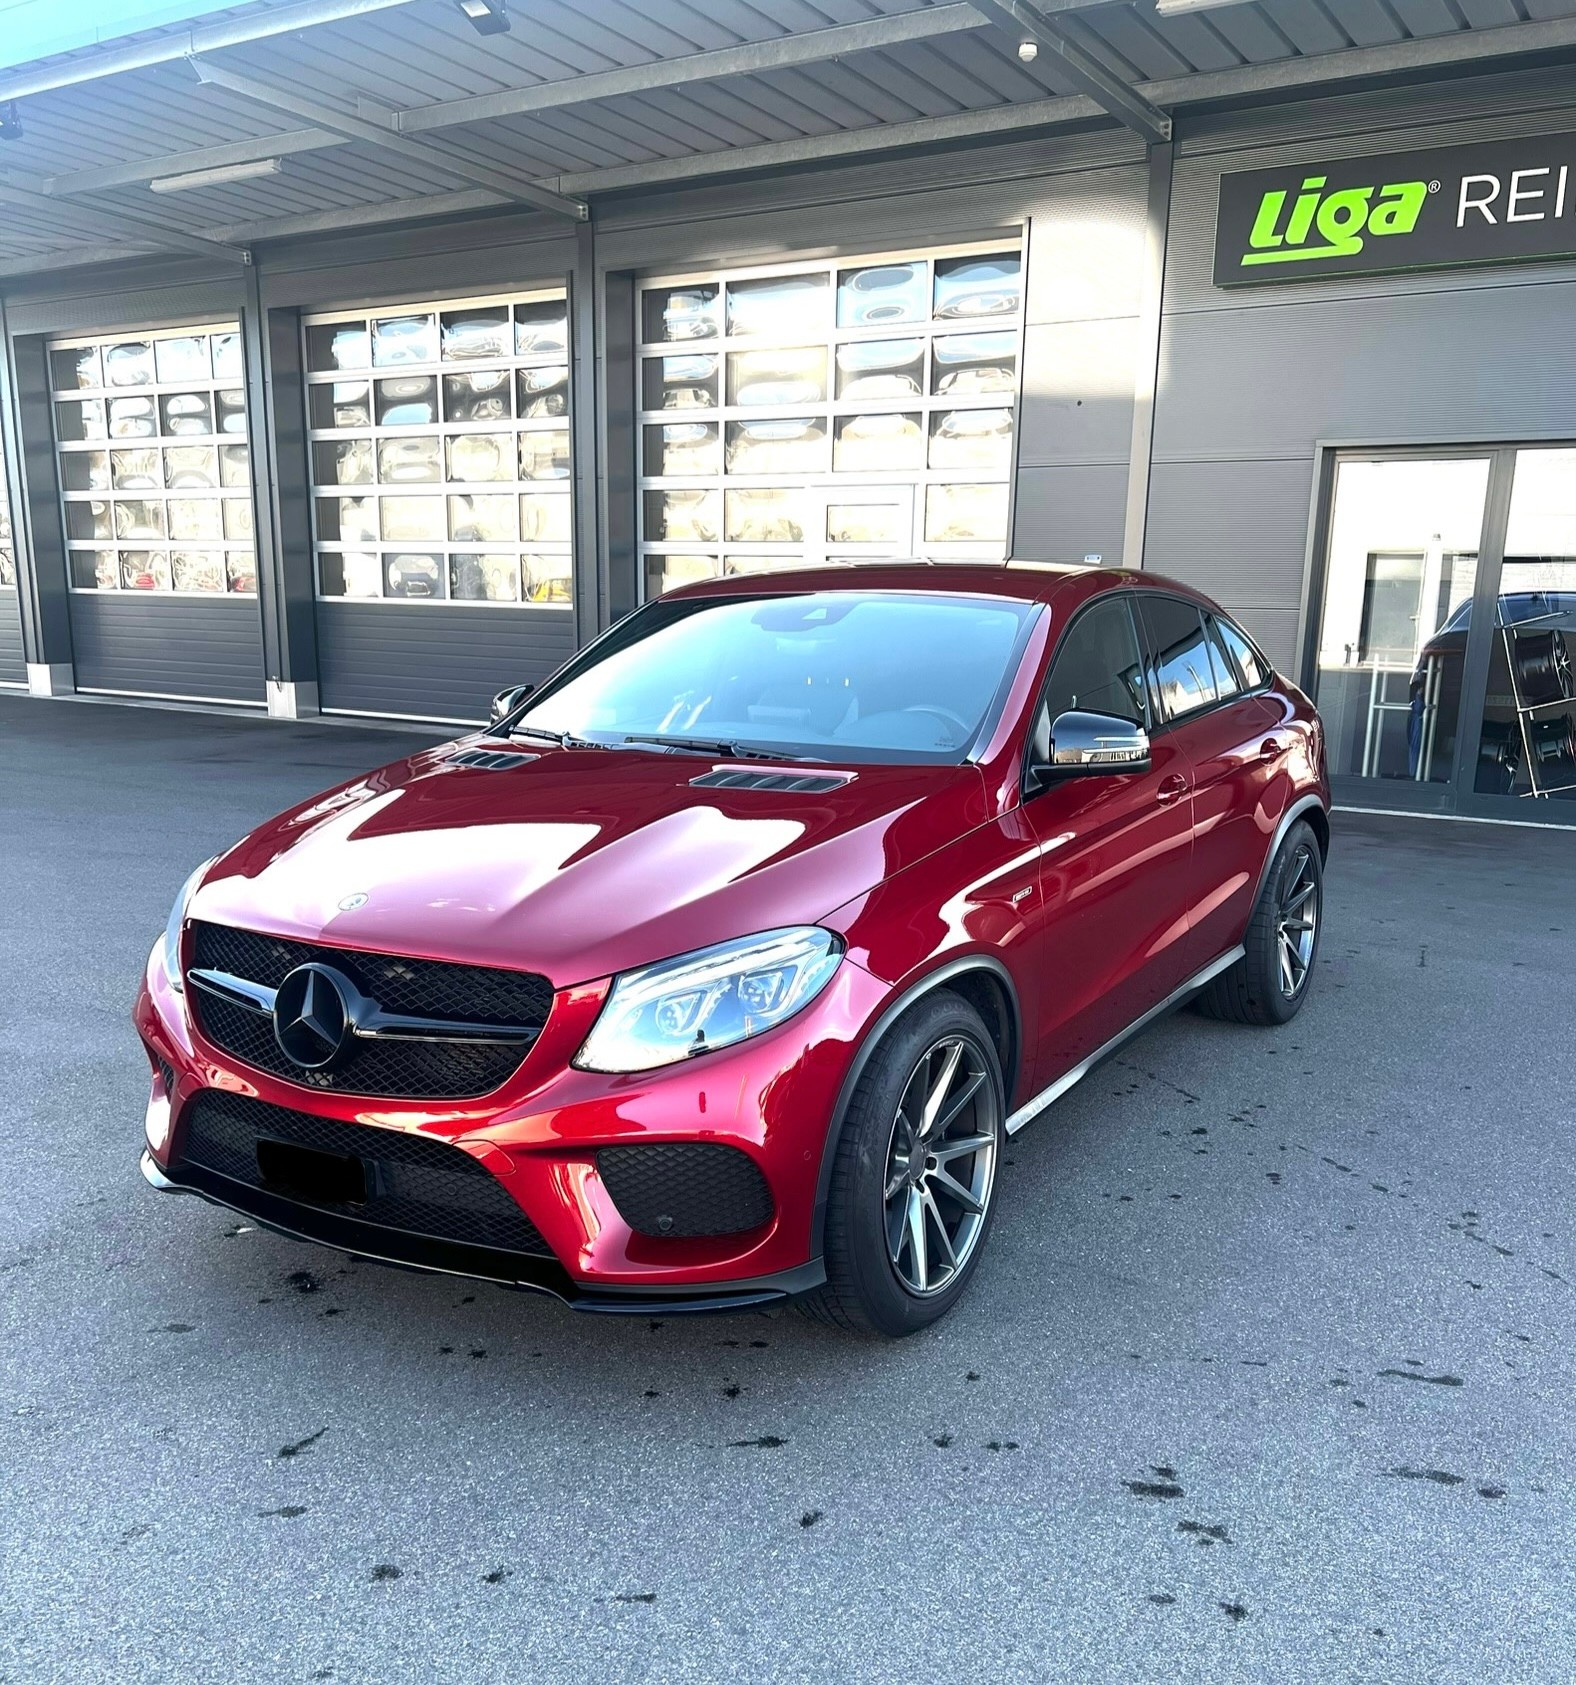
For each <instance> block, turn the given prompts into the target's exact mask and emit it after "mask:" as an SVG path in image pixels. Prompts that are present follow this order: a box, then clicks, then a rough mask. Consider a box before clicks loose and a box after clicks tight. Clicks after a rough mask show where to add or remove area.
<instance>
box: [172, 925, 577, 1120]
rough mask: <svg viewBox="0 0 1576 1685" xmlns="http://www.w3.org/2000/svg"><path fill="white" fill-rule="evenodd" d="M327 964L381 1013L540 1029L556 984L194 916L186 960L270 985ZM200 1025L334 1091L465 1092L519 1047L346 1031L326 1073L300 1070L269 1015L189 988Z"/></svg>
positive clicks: (521, 1052) (273, 1066) (491, 1082)
mask: <svg viewBox="0 0 1576 1685" xmlns="http://www.w3.org/2000/svg"><path fill="white" fill-rule="evenodd" d="M309 960H317V961H319V962H321V963H323V964H325V965H332V966H333V967H335V969H336V970H339V971H342V972H344V974H345V975H346V976H347V977H348V978H349V979H350V980H351V982H352V983H354V984H355V985H356V987H357V988H358V989H360V990H361V992H362V993H363V994H364V995H367V996H368V997H369V998H371V999H372V1000H375V1001H376V1002H377V1003H378V1005H379V1006H381V1007H382V1008H383V1009H384V1010H385V1011H387V1012H398V1013H407V1014H410V1015H412V1016H417V1017H427V1018H452V1019H455V1020H457V1021H469V1020H480V1021H483V1022H487V1023H492V1024H505V1025H510V1026H516V1027H518V1028H519V1029H521V1030H523V1031H534V1030H540V1029H541V1027H542V1025H543V1024H544V1023H545V1022H546V1020H547V1013H548V1009H549V1008H550V1007H551V1006H552V1001H553V987H552V984H551V983H549V982H548V980H547V979H546V978H545V977H542V976H539V975H537V973H535V972H531V971H495V970H491V969H489V968H487V967H484V966H478V965H454V964H451V963H449V962H447V961H443V960H422V959H404V958H401V957H400V956H398V955H395V954H367V953H360V952H357V951H355V950H352V949H349V948H330V947H326V946H323V945H322V944H319V943H315V942H293V941H288V940H286V939H285V938H284V937H280V936H264V935H261V934H259V933H258V932H256V931H251V930H236V929H234V928H232V927H231V926H229V925H222V924H202V923H194V924H193V926H192V965H193V966H194V967H199V968H205V969H208V970H211V971H225V972H228V973H229V974H230V975H231V976H232V977H243V978H245V979H246V980H247V981H248V982H252V983H261V984H263V985H264V986H265V987H267V988H270V989H277V988H278V987H279V985H280V984H281V983H282V982H284V980H285V978H286V977H288V976H289V975H290V973H291V972H292V971H294V970H295V968H296V967H297V966H298V965H305V964H306V963H307V962H308V961H309ZM187 998H188V1000H190V1002H191V1005H192V1011H193V1013H194V1014H195V1016H196V1019H197V1025H198V1028H199V1029H200V1030H201V1031H202V1033H203V1035H204V1036H206V1037H207V1038H208V1040H209V1041H211V1042H212V1043H213V1045H214V1046H215V1047H220V1048H223V1049H224V1051H225V1052H226V1053H231V1054H234V1056H235V1057H236V1058H237V1059H240V1060H242V1061H244V1062H245V1063H246V1064H248V1065H253V1066H255V1067H256V1068H257V1069H258V1070H263V1071H268V1072H270V1073H272V1074H273V1075H274V1076H279V1077H284V1078H286V1079H287V1080H288V1081H290V1082H296V1083H300V1084H301V1085H302V1086H303V1087H305V1088H320V1089H324V1090H326V1091H329V1092H333V1093H341V1094H365V1095H369V1096H378V1097H385V1098H391V1099H393V1098H402V1099H472V1098H474V1097H475V1096H477V1095H479V1094H488V1093H490V1092H491V1091H492V1090H493V1089H495V1088H497V1087H498V1086H499V1085H500V1084H501V1083H503V1082H506V1081H507V1080H508V1079H509V1077H511V1076H512V1075H513V1074H514V1072H515V1070H516V1069H517V1068H518V1067H519V1064H520V1061H521V1059H523V1058H524V1056H525V1053H526V1048H525V1047H524V1046H519V1045H515V1046H486V1045H478V1044H475V1043H467V1042H461V1041H449V1042H444V1041H408V1040H395V1039H392V1038H391V1039H387V1040H383V1039H373V1038H353V1039H352V1041H351V1043H350V1046H349V1048H348V1050H347V1052H346V1054H345V1057H344V1058H343V1060H342V1061H341V1062H340V1063H338V1064H336V1065H334V1066H333V1067H332V1068H331V1069H329V1070H322V1071H308V1070H303V1069H302V1068H301V1067H300V1066H299V1065H297V1064H296V1063H295V1061H294V1060H292V1059H289V1058H287V1057H286V1056H285V1054H284V1052H283V1050H282V1049H281V1048H280V1046H279V1044H278V1042H277V1041H275V1039H274V1030H273V1022H272V1020H271V1019H269V1018H266V1017H264V1016H262V1015H261V1014H259V1013H256V1012H248V1011H247V1010H246V1009H245V1008H244V1007H239V1006H235V1005H232V1004H231V1003H230V1002H228V1001H223V1000H220V999H218V998H217V997H215V996H214V995H211V994H208V993H207V992H206V991H204V990H202V989H199V988H192V989H191V990H189V992H188V995H187Z"/></svg>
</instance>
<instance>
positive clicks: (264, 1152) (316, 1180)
mask: <svg viewBox="0 0 1576 1685" xmlns="http://www.w3.org/2000/svg"><path fill="white" fill-rule="evenodd" d="M257 1170H258V1174H259V1176H260V1177H261V1178H262V1183H263V1186H264V1188H266V1189H267V1191H268V1192H269V1193H274V1194H281V1195H283V1196H284V1197H285V1198H286V1199H303V1200H306V1201H308V1202H309V1203H310V1204H312V1205H364V1204H365V1203H366V1198H367V1167H366V1166H365V1165H364V1164H363V1163H362V1162H361V1160H360V1159H359V1158H351V1157H349V1156H348V1155H346V1154H343V1153H324V1152H319V1151H318V1149H317V1148H316V1147H301V1146H297V1145H296V1144H295V1142H293V1141H261V1140H260V1141H259V1142H258V1143H257Z"/></svg>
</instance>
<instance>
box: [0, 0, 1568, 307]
mask: <svg viewBox="0 0 1576 1685" xmlns="http://www.w3.org/2000/svg"><path fill="white" fill-rule="evenodd" d="M1157 4H1158V7H1159V9H1158V10H1157ZM509 17H510V21H511V24H512V28H511V29H510V30H509V31H508V32H507V33H499V34H485V35H484V34H481V33H479V32H478V31H477V30H476V29H475V28H474V27H473V26H472V24H471V22H470V21H469V20H468V18H467V17H466V15H465V13H464V12H463V11H462V10H461V6H460V4H459V0H250V3H249V4H246V5H236V6H231V7H227V8H224V9H223V10H220V11H217V12H215V11H212V10H210V11H208V12H206V14H205V15H204V16H203V17H202V18H201V19H200V20H199V21H197V22H194V23H190V24H185V25H180V26H167V27H163V28H157V29H149V30H145V31H142V32H140V33H138V34H135V35H131V36H126V37H123V38H121V39H120V40H117V41H116V42H114V43H113V44H99V45H95V46H91V47H85V48H82V49H80V50H78V51H74V52H69V53H62V54H58V55H56V56H55V57H53V58H49V59H44V60H39V61H36V62H34V63H32V64H28V65H24V66H20V67H15V68H12V69H10V70H7V71H3V72H0V127H8V126H10V125H8V124H7V123H6V122H5V118H6V115H7V110H6V104H5V102H8V101H13V100H14V101H15V102H16V104H15V107H14V111H15V118H16V120H17V121H19V122H20V126H21V134H20V137H18V138H6V139H0V205H3V207H4V209H3V211H0V277H3V276H4V275H6V274H19V273H25V272H28V271H34V270H40V269H48V268H54V267H65V266H70V265H75V264H80V263H87V262H101V261H105V260H107V259H110V258H113V257H117V256H122V255H129V254H134V253H146V252H158V251H183V252H191V251H196V252H204V253H209V254H213V255H218V256H223V257H225V258H227V259H232V260H235V261H243V260H244V257H245V254H246V252H247V251H248V250H249V249H250V248H251V247H252V246H255V245H259V244H262V243H264V242H266V241H269V240H274V239H284V238H292V237H296V236H300V235H305V234H312V233H318V232H325V231H332V230H338V229H344V228H354V227H362V226H368V225H372V224H376V223H387V222H394V221H405V220H409V219H411V218H414V217H421V216H428V215H440V214H451V213H455V212H461V211H469V210H476V209H482V208H486V207H493V206H499V205H508V204H517V205H524V206H534V207H536V208H538V209H540V210H542V211H544V212H545V213H547V214H549V215H552V216H555V217H562V218H564V219H566V223H567V222H570V221H573V220H575V219H578V218H580V217H583V216H585V215H586V214H587V212H588V207H589V206H594V203H595V201H596V198H597V196H598V195H599V194H606V193H610V192H615V191H619V190H624V189H629V188H632V187H639V186H643V185H653V184H657V183H661V182H672V181H692V180H697V179H702V178H704V177H706V176H712V175H721V174H732V173H737V172H739V171H747V170H758V169H768V168H774V167H781V166H785V165H793V164H797V163H803V162H807V161H813V160H818V159H819V160H832V159H836V158H839V157H844V156H850V155H854V154H858V153H866V152H872V151H886V150H890V149H892V148H896V147H904V146H916V145H924V144H930V143H933V142H936V141H943V140H957V139H967V138H970V137H974V136H985V135H1003V134H1009V133H1011V132H1013V131H1015V130H1024V129H1031V128H1044V127H1048V126H1054V125H1056V124H1061V123H1087V122H1089V121H1091V120H1101V121H1112V122H1121V123H1124V124H1126V125H1127V126H1128V127H1129V128H1131V129H1132V130H1133V131H1134V132H1135V134H1137V135H1139V136H1141V137H1142V138H1143V139H1145V140H1149V141H1155V140H1160V139H1163V138H1165V137H1166V135H1167V134H1168V133H1169V126H1170V114H1171V113H1172V112H1173V111H1176V110H1180V109H1185V108H1186V107H1187V106H1189V105H1192V104H1197V103H1201V102H1205V101H1208V102H1219V101H1231V100H1236V99H1244V98H1255V97H1263V96H1266V95H1270V96H1275V95H1281V96H1285V97H1295V96H1296V95H1297V94H1298V93H1301V92H1308V91H1316V90H1319V89H1328V88H1330V87H1333V86H1337V85H1340V84H1342V83H1347V82H1351V81H1356V80H1364V79H1369V78H1374V77H1386V76H1408V75H1419V74H1425V75H1426V74H1428V73H1429V72H1431V71H1434V70H1437V69H1441V68H1444V67H1446V66H1450V65H1457V64H1462V63H1467V62H1486V61H1490V60H1493V59H1496V58H1508V57H1520V56H1523V55H1529V54H1542V53H1550V52H1555V53H1566V52H1570V53H1573V54H1576V0H644V3H642V0H512V3H511V5H510V10H509ZM1023 43H1032V44H1033V46H1034V49H1035V50H1034V54H1033V56H1032V57H1027V56H1026V54H1025V51H1023V50H1021V49H1022V44H1023ZM243 165H252V166H254V168H255V170H258V171H263V172H265V173H254V174H253V175H251V176H250V177H248V178H245V179H229V180H223V181H220V182H217V183H214V184H211V185H202V184H192V183H181V184H179V185H178V186H177V187H176V188H175V189H174V190H167V191H164V192H155V191H153V190H152V189H151V188H150V186H149V184H150V182H155V181H166V182H167V178H169V177H172V176H173V177H179V176H190V175H192V174H194V173H196V172H203V171H213V170H231V169H233V168H234V167H236V166H243Z"/></svg>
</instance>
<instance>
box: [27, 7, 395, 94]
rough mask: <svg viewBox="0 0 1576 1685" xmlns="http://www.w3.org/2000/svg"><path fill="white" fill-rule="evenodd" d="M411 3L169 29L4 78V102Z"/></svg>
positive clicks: (277, 12)
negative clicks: (149, 37) (159, 33)
mask: <svg viewBox="0 0 1576 1685" xmlns="http://www.w3.org/2000/svg"><path fill="white" fill-rule="evenodd" d="M410 3H411V0H297V3H296V4H294V5H286V6H273V7H270V8H269V9H267V10H257V9H253V10H251V11H249V12H248V13H247V14H246V16H244V17H239V18H231V19H229V20H228V21H226V22H224V23H210V24H202V25H199V26H197V27H196V28H193V29H176V30H171V31H170V33H169V34H167V35H160V36H157V37H155V38H154V39H153V40H151V41H150V40H144V41H135V42H130V43H127V44H124V45H121V46H115V47H106V48H104V49H103V50H102V51H98V52H94V51H84V52H80V53H76V54H73V55H72V56H70V57H66V56H65V55H63V54H62V55H58V56H52V62H49V63H46V64H45V65H42V66H38V67H35V68H33V69H26V70H13V71H12V72H11V73H10V74H9V75H0V100H8V99H26V98H27V97H28V95H30V94H43V93H48V92H49V91H50V90H51V89H53V88H74V87H78V86H80V85H81V84H82V83H84V82H97V81H98V80H99V79H100V78H101V77H105V76H119V75H121V74H122V73H123V72H125V71H128V70H147V69H148V68H150V67H151V66H153V65H156V64H174V63H175V62H176V61H177V60H178V59H184V58H190V57H191V56H192V54H194V53H212V52H217V51H219V50H220V49H221V48H224V47H244V46H246V45H247V44H248V43H249V42H252V41H267V40H269V39H270V38H271V37H273V36H276V35H290V34H293V33H294V32H295V31H297V30H301V29H312V28H315V27H316V26H318V25H319V24H325V23H344V22H346V21H347V20H348V19H350V18H358V17H362V16H364V15H365V14H366V13H368V12H386V11H388V10H389V8H390V7H392V6H408V5H409V4H410Z"/></svg>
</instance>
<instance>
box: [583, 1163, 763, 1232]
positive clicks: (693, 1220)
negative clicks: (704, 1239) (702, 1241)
mask: <svg viewBox="0 0 1576 1685" xmlns="http://www.w3.org/2000/svg"><path fill="white" fill-rule="evenodd" d="M596 1164H597V1170H598V1172H599V1174H600V1175H601V1177H602V1182H603V1185H604V1186H605V1187H606V1188H607V1191H608V1193H609V1194H610V1195H611V1196H612V1199H613V1203H614V1205H616V1206H617V1207H618V1214H619V1216H621V1217H622V1218H623V1219H624V1221H625V1222H626V1223H628V1224H629V1226H630V1227H631V1228H632V1229H633V1230H634V1231H635V1232H636V1233H637V1234H643V1235H660V1236H664V1237H669V1238H672V1239H678V1238H681V1237H683V1236H686V1235H687V1236H691V1237H694V1236H700V1235H724V1234H740V1233H742V1232H743V1231H744V1230H745V1229H754V1228H759V1227H760V1225H761V1224H762V1223H764V1222H767V1221H768V1220H769V1219H770V1217H771V1214H772V1194H771V1189H770V1188H769V1187H768V1186H767V1185H766V1178H765V1177H764V1176H763V1175H762V1174H761V1170H760V1167H759V1166H758V1165H757V1164H756V1162H755V1160H754V1159H752V1158H751V1157H750V1156H749V1154H748V1153H744V1152H741V1151H740V1150H739V1149H738V1148H737V1147H727V1146H724V1145H723V1144H722V1143H721V1142H720V1141H654V1142H652V1143H651V1144H650V1145H649V1146H631V1147H604V1148H602V1150H601V1151H600V1152H599V1153H598V1154H597V1155H596Z"/></svg>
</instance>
